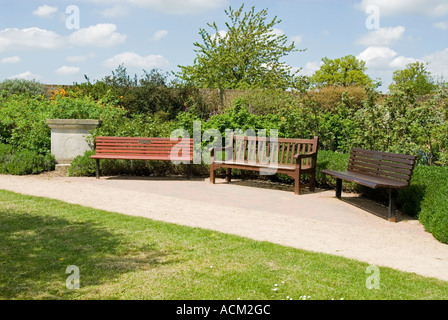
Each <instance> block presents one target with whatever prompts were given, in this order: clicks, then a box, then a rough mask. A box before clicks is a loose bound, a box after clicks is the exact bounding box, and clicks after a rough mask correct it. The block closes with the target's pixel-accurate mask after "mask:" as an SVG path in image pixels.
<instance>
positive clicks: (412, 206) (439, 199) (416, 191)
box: [397, 166, 448, 243]
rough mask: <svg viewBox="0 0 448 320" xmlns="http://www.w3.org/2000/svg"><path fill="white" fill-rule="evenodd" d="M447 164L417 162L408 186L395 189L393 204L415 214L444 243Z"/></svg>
mask: <svg viewBox="0 0 448 320" xmlns="http://www.w3.org/2000/svg"><path fill="white" fill-rule="evenodd" d="M447 194H448V167H436V166H417V167H416V168H415V170H414V173H413V175H412V180H411V184H410V186H409V187H408V188H406V189H403V190H400V191H399V193H398V199H397V205H399V206H400V207H401V210H402V211H403V212H404V213H407V214H410V215H413V216H416V217H418V218H419V220H420V222H421V223H422V224H423V225H424V226H425V229H426V230H427V231H428V232H430V233H432V234H433V235H434V237H435V238H436V239H437V240H439V241H441V242H443V243H448V197H447Z"/></svg>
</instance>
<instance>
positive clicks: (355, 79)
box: [311, 55, 373, 88]
mask: <svg viewBox="0 0 448 320" xmlns="http://www.w3.org/2000/svg"><path fill="white" fill-rule="evenodd" d="M322 62H323V64H322V65H321V67H320V68H319V70H317V71H316V72H315V73H314V74H313V76H312V77H311V81H312V83H313V84H314V85H315V86H316V87H318V88H320V87H327V86H343V87H348V86H353V85H361V86H365V85H370V84H372V83H373V81H372V79H371V78H370V77H369V76H368V75H367V74H366V73H365V72H366V70H367V68H366V66H365V62H364V61H362V60H358V59H356V57H355V56H353V55H347V56H345V57H341V58H336V59H328V58H327V57H325V58H322Z"/></svg>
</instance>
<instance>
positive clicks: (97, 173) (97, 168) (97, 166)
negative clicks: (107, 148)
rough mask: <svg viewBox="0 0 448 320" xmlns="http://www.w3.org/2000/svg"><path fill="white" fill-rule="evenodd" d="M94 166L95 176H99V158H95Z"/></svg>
mask: <svg viewBox="0 0 448 320" xmlns="http://www.w3.org/2000/svg"><path fill="white" fill-rule="evenodd" d="M95 160H96V161H95V167H96V178H97V179H99V178H100V159H95Z"/></svg>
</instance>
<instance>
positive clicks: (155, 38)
mask: <svg viewBox="0 0 448 320" xmlns="http://www.w3.org/2000/svg"><path fill="white" fill-rule="evenodd" d="M167 35H168V31H167V30H157V31H156V32H154V34H153V35H152V37H151V40H153V41H159V40H160V39H162V38H165V37H166V36H167Z"/></svg>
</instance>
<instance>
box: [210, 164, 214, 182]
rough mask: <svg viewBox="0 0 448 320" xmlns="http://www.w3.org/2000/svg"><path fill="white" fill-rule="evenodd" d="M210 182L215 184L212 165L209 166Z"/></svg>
mask: <svg viewBox="0 0 448 320" xmlns="http://www.w3.org/2000/svg"><path fill="white" fill-rule="evenodd" d="M210 182H211V183H213V184H214V183H215V168H214V166H213V163H212V164H210Z"/></svg>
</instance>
